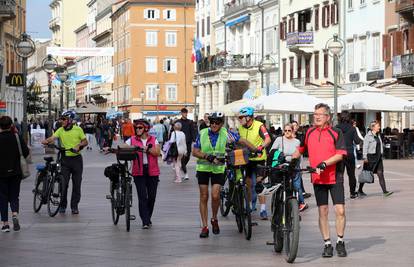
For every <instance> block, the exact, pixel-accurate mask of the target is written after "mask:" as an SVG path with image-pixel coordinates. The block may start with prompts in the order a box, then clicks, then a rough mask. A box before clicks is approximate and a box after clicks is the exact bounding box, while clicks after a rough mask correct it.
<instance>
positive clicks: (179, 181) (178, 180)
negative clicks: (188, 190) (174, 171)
mask: <svg viewBox="0 0 414 267" xmlns="http://www.w3.org/2000/svg"><path fill="white" fill-rule="evenodd" d="M182 182H183V181H182V180H181V179H179V178H178V179H175V180H174V183H177V184H179V183H182Z"/></svg>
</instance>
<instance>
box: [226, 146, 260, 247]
mask: <svg viewBox="0 0 414 267" xmlns="http://www.w3.org/2000/svg"><path fill="white" fill-rule="evenodd" d="M235 151H236V150H234V149H233V148H228V149H226V156H225V158H222V159H219V161H221V162H222V163H223V162H225V163H226V172H225V174H226V183H225V186H223V187H222V189H221V192H220V198H221V202H220V212H221V214H222V215H223V216H227V215H228V213H229V211H230V210H232V212H233V213H234V215H235V218H236V224H237V229H238V231H239V233H244V236H245V238H246V240H250V239H251V237H252V216H251V213H252V210H251V207H250V201H249V197H248V188H247V184H246V169H245V167H244V165H245V164H247V163H248V157H249V156H255V155H256V154H252V153H250V152H248V150H242V149H238V150H237V151H239V152H240V153H238V154H239V157H238V158H245V159H244V160H242V162H239V160H238V159H236V158H237V156H235V155H236V154H237V152H235ZM242 155H243V156H242Z"/></svg>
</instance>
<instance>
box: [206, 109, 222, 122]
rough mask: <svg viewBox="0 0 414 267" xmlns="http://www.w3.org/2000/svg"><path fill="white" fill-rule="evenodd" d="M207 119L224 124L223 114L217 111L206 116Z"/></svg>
mask: <svg viewBox="0 0 414 267" xmlns="http://www.w3.org/2000/svg"><path fill="white" fill-rule="evenodd" d="M208 119H209V120H214V121H221V122H224V113H223V112H218V111H214V112H211V113H210V114H209V115H208Z"/></svg>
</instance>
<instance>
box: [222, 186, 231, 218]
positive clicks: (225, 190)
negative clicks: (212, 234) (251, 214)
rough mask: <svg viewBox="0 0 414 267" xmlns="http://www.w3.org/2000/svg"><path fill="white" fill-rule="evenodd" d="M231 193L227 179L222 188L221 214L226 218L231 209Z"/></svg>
mask: <svg viewBox="0 0 414 267" xmlns="http://www.w3.org/2000/svg"><path fill="white" fill-rule="evenodd" d="M230 197H231V196H230V192H229V181H228V179H226V183H225V184H224V185H223V186H222V187H221V191H220V213H221V216H223V217H226V216H227V215H228V214H229V212H230V208H231V202H230V199H229V198H230Z"/></svg>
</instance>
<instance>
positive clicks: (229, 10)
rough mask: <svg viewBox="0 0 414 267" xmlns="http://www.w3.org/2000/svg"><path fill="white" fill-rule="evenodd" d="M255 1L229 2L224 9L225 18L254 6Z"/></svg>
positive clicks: (236, 0) (235, 0) (237, 0)
mask: <svg viewBox="0 0 414 267" xmlns="http://www.w3.org/2000/svg"><path fill="white" fill-rule="evenodd" d="M254 5H255V1H254V0H233V1H229V2H228V3H227V4H226V5H225V8H224V16H229V15H232V14H235V13H237V12H239V11H241V10H243V9H247V8H248V7H251V6H254Z"/></svg>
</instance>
